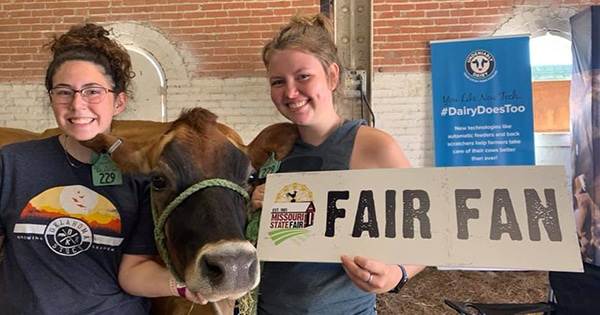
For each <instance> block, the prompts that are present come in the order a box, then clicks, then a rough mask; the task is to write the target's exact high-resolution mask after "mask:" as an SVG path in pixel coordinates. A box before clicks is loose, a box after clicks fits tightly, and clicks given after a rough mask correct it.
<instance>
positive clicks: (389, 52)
mask: <svg viewBox="0 0 600 315" xmlns="http://www.w3.org/2000/svg"><path fill="white" fill-rule="evenodd" d="M591 4H600V0H594V1H592V0H510V1H509V0H471V1H469V0H466V1H451V0H444V1H426V0H373V84H372V95H373V104H372V105H373V109H374V111H375V115H376V122H377V126H378V127H380V128H382V129H384V130H385V131H387V132H389V133H390V134H392V135H393V136H394V137H395V138H396V139H397V140H398V141H399V143H400V144H401V145H402V146H403V147H404V148H405V150H406V152H407V155H408V156H409V159H410V160H411V162H412V164H413V165H415V166H430V165H432V164H433V151H432V150H433V136H432V114H431V106H432V105H431V100H430V98H431V78H430V73H429V69H430V64H429V49H428V47H429V41H431V40H441V39H454V38H472V37H486V36H494V35H504V34H523V33H531V34H533V35H535V34H536V33H540V32H542V31H544V30H553V31H557V32H561V33H563V34H565V36H568V34H569V24H568V18H569V17H570V16H571V15H573V14H575V13H576V12H578V11H579V10H581V9H583V8H585V7H587V6H589V5H591ZM319 5H320V1H318V0H289V1H254V0H253V1H236V0H229V1H215V0H210V1H208V0H202V1H190V0H187V1H183V0H177V1H176V0H119V1H100V0H97V1H86V2H82V1H75V0H73V1H64V0H61V1H50V0H48V1H43V0H36V1H33V0H29V1H24V0H11V1H8V0H2V1H0V38H2V40H0V99H2V102H0V126H9V127H18V128H28V129H32V130H42V129H45V128H48V127H53V125H54V123H53V118H52V114H51V112H50V110H49V109H48V108H47V97H46V95H45V92H44V90H43V75H44V68H45V65H46V62H47V59H48V55H47V52H46V51H45V50H44V49H43V48H42V47H43V45H44V44H45V43H46V42H47V40H48V38H49V36H50V35H52V34H54V33H62V32H64V31H65V30H67V29H68V28H69V27H70V26H71V25H72V24H74V23H80V22H95V23H101V24H105V25H114V27H115V29H116V30H118V31H119V32H118V33H117V34H116V36H117V37H118V38H119V39H120V40H124V41H127V42H129V43H130V44H132V45H137V46H141V47H142V48H144V49H146V50H148V51H150V52H151V53H152V54H153V55H154V56H155V57H156V58H157V62H158V63H159V64H160V65H161V66H162V67H163V68H164V70H165V74H166V80H167V96H166V105H167V111H168V115H167V117H168V118H169V120H171V119H174V118H175V117H176V115H177V113H178V112H179V111H180V110H181V109H182V108H186V107H191V106H203V107H206V108H208V109H211V110H213V111H215V112H216V113H217V114H218V115H219V116H220V118H221V120H222V121H223V122H225V123H227V124H230V125H232V127H234V128H235V129H236V130H238V131H239V132H240V133H241V134H242V136H243V138H244V139H245V140H246V141H249V140H250V139H252V137H253V136H254V135H255V134H256V133H257V132H258V131H259V130H260V129H262V128H263V127H264V126H266V125H267V124H269V123H270V122H274V121H279V120H281V117H279V115H278V114H277V112H276V111H275V110H274V108H273V106H272V105H271V103H270V99H269V95H268V87H267V84H266V81H265V78H264V70H263V68H262V64H261V62H260V48H261V47H262V45H263V43H264V42H265V41H266V40H267V39H268V38H269V37H270V36H271V35H272V34H273V32H274V31H275V30H277V29H278V28H279V27H280V26H281V25H282V24H284V23H285V22H286V21H287V20H288V19H289V17H290V16H291V15H292V14H294V13H296V12H303V13H316V12H318V10H319Z"/></svg>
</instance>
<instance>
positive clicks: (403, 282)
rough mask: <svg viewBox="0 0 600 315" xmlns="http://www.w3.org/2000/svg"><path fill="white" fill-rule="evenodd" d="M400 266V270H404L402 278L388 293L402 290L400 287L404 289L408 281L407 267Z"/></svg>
mask: <svg viewBox="0 0 600 315" xmlns="http://www.w3.org/2000/svg"><path fill="white" fill-rule="evenodd" d="M398 267H400V271H402V278H400V281H399V282H398V284H396V286H395V287H394V288H393V289H391V290H389V291H388V293H398V292H400V289H402V287H403V286H404V284H406V282H407V281H408V273H406V269H405V268H404V266H403V265H398Z"/></svg>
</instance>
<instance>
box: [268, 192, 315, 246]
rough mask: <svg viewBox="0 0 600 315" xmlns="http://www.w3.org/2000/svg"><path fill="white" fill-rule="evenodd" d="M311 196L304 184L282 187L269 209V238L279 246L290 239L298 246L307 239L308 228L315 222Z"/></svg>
mask: <svg viewBox="0 0 600 315" xmlns="http://www.w3.org/2000/svg"><path fill="white" fill-rule="evenodd" d="M313 200H314V199H313V194H312V191H311V190H310V189H308V187H306V185H304V184H299V183H292V184H289V185H286V186H284V187H283V188H281V190H279V192H278V193H277V195H276V196H275V202H274V203H273V206H272V207H271V219H270V224H269V233H268V234H269V238H271V240H272V241H273V242H274V243H275V245H279V244H280V243H281V242H283V241H285V240H288V239H291V240H293V241H294V242H297V243H298V244H300V243H302V242H304V241H305V240H306V238H307V234H308V229H307V228H308V227H311V226H312V225H313V224H314V221H315V205H314V203H313Z"/></svg>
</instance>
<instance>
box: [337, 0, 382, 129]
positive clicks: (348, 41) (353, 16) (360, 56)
mask: <svg viewBox="0 0 600 315" xmlns="http://www.w3.org/2000/svg"><path fill="white" fill-rule="evenodd" d="M331 4H332V7H333V19H334V25H335V40H336V44H337V46H338V49H339V55H340V58H341V62H342V64H343V65H344V67H345V70H346V78H345V80H343V81H344V83H345V87H344V88H345V92H346V95H347V96H348V97H349V98H355V99H356V101H357V102H361V105H362V103H367V104H366V105H368V104H371V75H372V74H371V71H372V68H373V67H372V62H373V61H372V60H373V56H372V52H373V50H372V42H373V40H372V38H373V33H372V29H373V13H372V12H373V4H372V1H371V0H335V1H332V2H331ZM360 93H362V94H360ZM356 109H357V110H358V112H359V115H360V116H361V117H363V118H365V119H367V120H368V121H371V122H373V117H371V114H370V113H369V112H370V109H369V108H367V107H366V106H360V107H356ZM353 116H354V115H353Z"/></svg>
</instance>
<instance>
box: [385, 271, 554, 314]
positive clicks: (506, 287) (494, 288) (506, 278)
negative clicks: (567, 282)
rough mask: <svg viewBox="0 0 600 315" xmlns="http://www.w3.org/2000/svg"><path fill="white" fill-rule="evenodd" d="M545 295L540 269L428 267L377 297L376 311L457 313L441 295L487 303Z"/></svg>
mask: <svg viewBox="0 0 600 315" xmlns="http://www.w3.org/2000/svg"><path fill="white" fill-rule="evenodd" d="M547 298H548V273H547V272H543V271H462V270H446V271H440V270H437V269H436V268H432V267H428V268H427V269H425V270H423V271H422V272H421V273H420V274H418V275H417V276H416V277H415V278H414V279H411V280H410V281H409V282H408V283H407V284H406V286H405V287H404V288H403V289H402V291H400V293H398V294H381V295H379V296H378V297H377V310H378V314H379V315H443V314H448V315H457V314H458V313H457V312H456V311H455V310H453V309H452V308H450V307H449V306H447V305H446V304H444V299H451V300H457V301H471V302H486V303H537V302H543V301H546V299H547Z"/></svg>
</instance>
